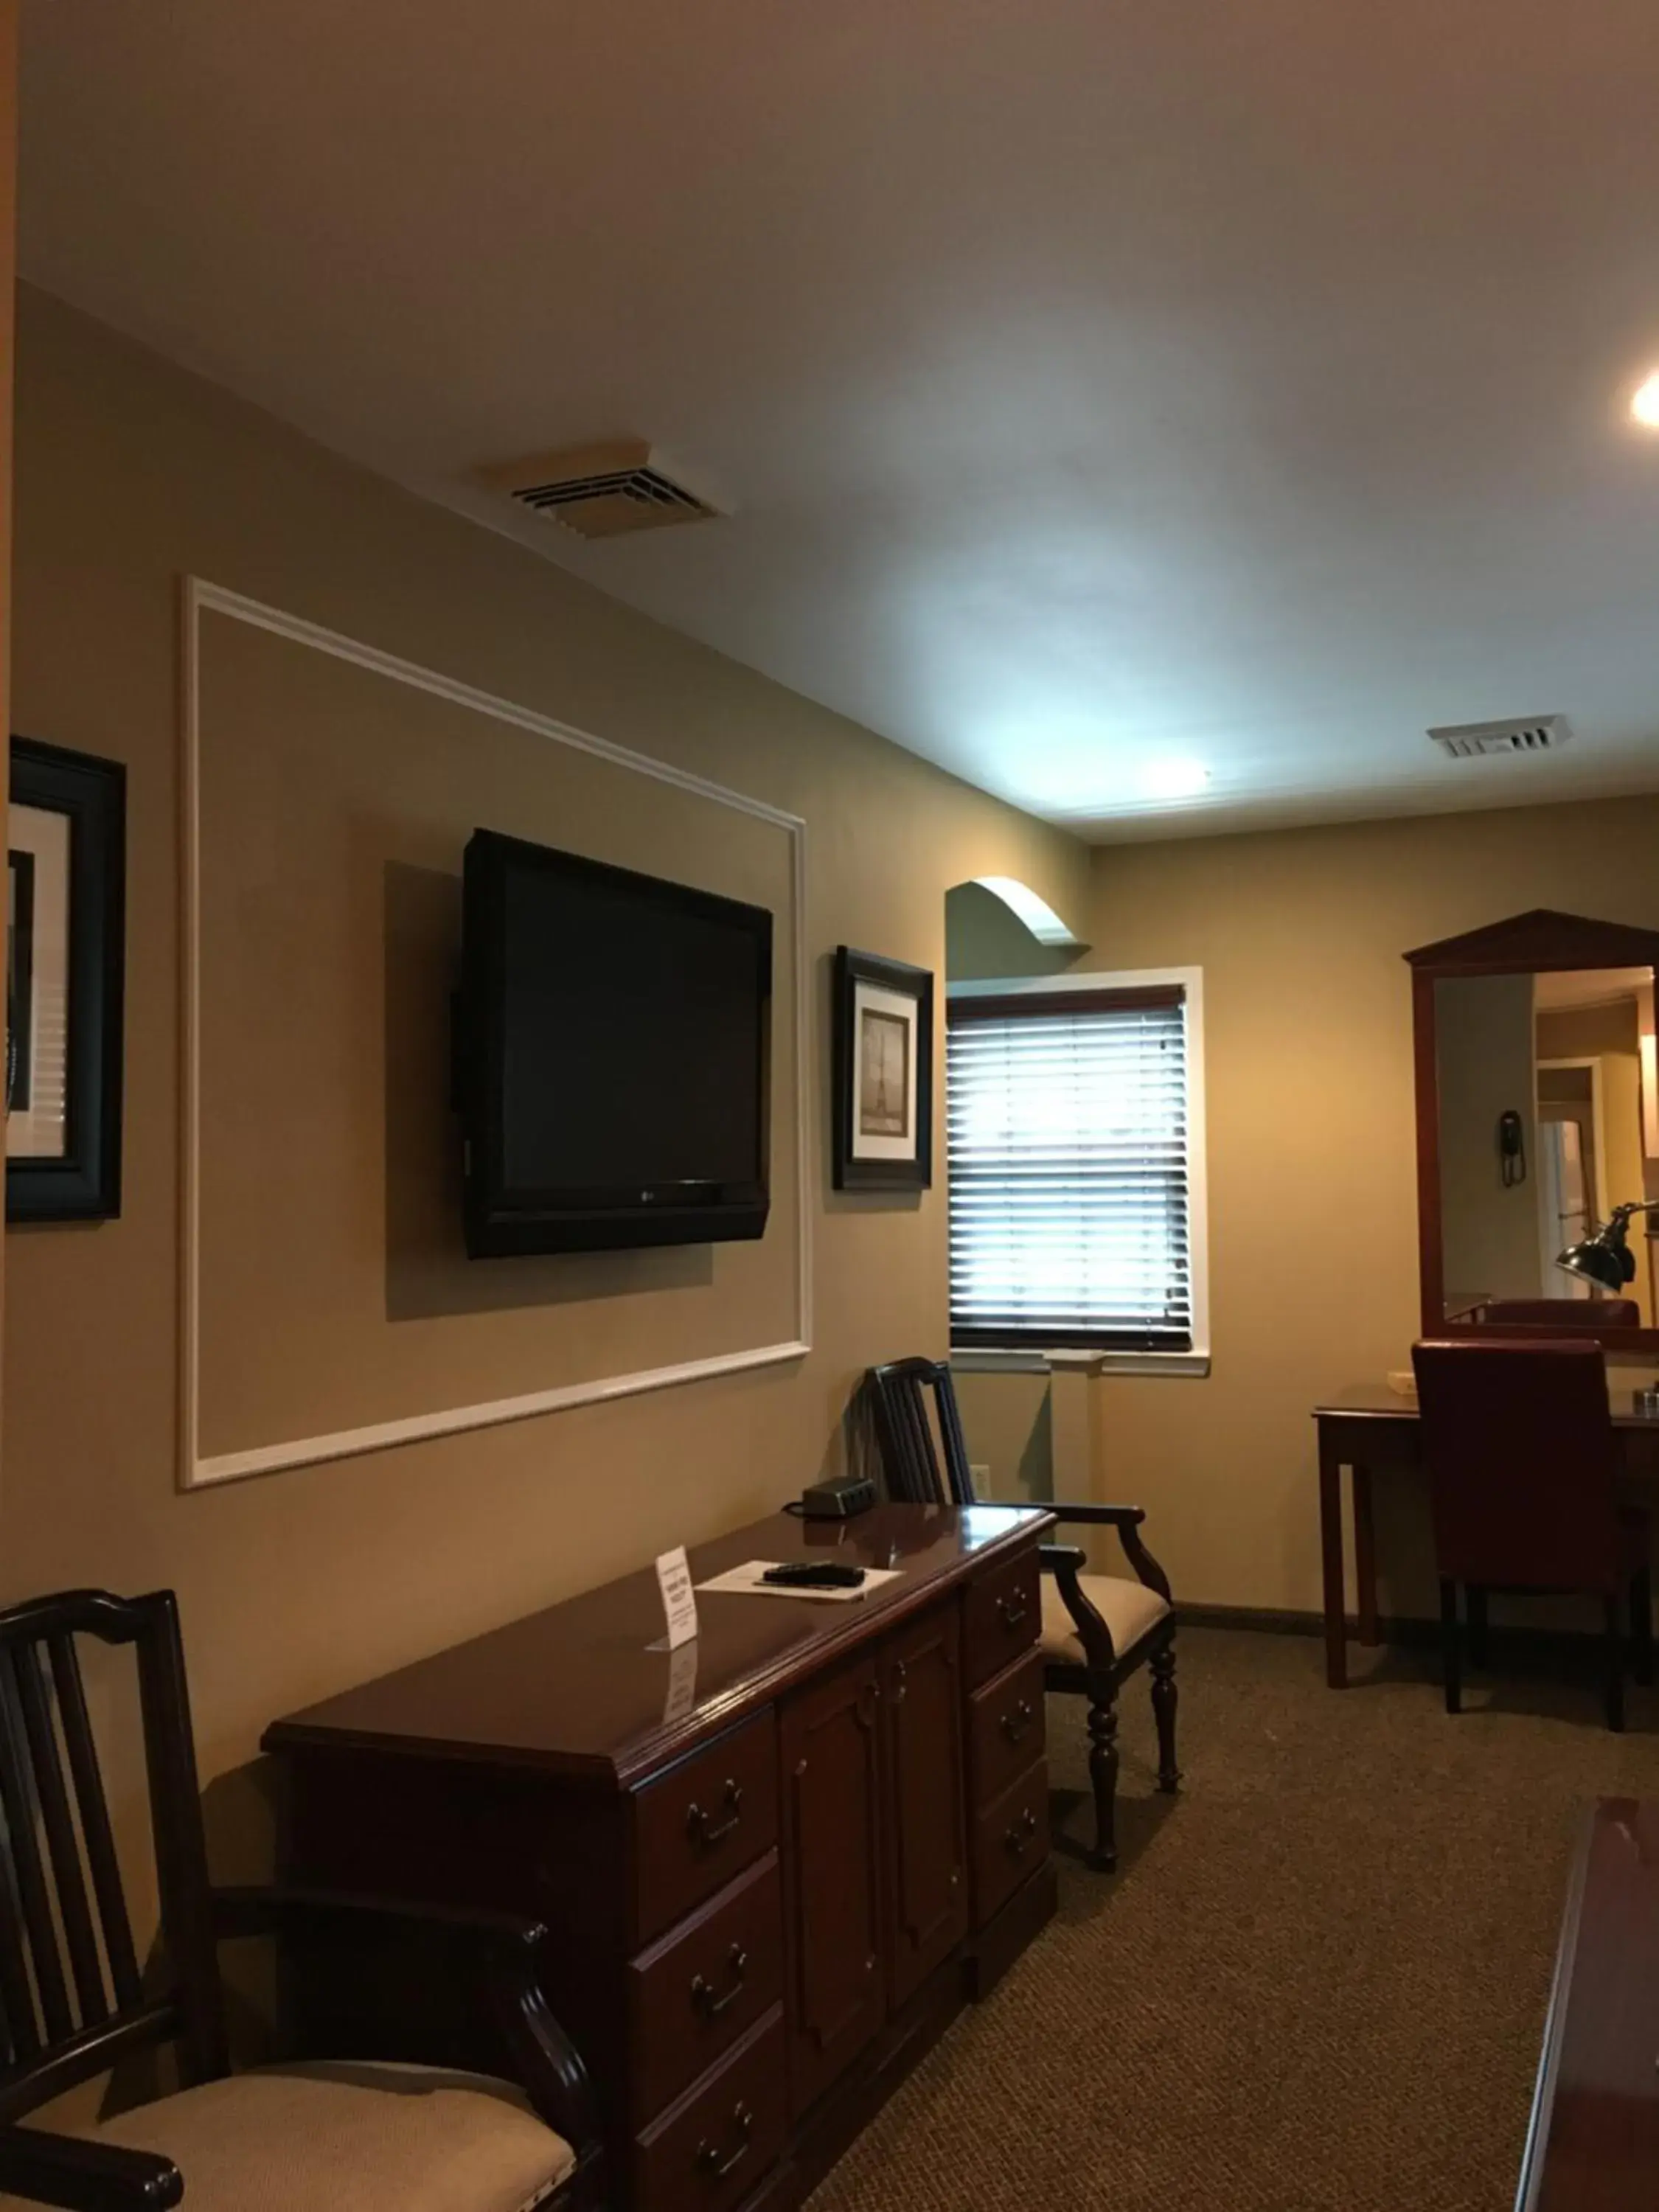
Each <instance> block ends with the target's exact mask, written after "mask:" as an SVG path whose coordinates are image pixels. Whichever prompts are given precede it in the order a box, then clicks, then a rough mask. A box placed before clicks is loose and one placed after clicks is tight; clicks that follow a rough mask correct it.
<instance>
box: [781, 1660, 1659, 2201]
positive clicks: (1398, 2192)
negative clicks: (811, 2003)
mask: <svg viewBox="0 0 1659 2212" xmlns="http://www.w3.org/2000/svg"><path fill="white" fill-rule="evenodd" d="M1353 1656H1354V1657H1355V1658H1356V1659H1357V1660H1358V1671H1357V1680H1356V1686H1355V1687H1354V1688H1352V1690H1350V1691H1348V1692H1346V1693H1345V1694H1344V1693H1337V1692H1331V1691H1328V1690H1327V1689H1326V1688H1325V1686H1324V1681H1323V1673H1322V1646H1321V1645H1320V1644H1317V1643H1316V1642H1315V1641H1314V1640H1313V1639H1312V1638H1302V1637H1288V1636H1284V1637H1281V1636H1271V1635H1249V1634H1239V1633H1231V1632H1221V1631H1218V1630H1200V1629H1188V1630H1185V1631H1183V1632H1182V1639H1181V1692H1182V1706H1181V1727H1182V1739H1181V1753H1182V1766H1183V1768H1184V1770H1185V1772H1186V1777H1187V1779H1186V1784H1185V1787H1184V1789H1183V1791H1182V1795H1181V1796H1179V1797H1177V1798H1174V1799H1164V1798H1161V1797H1159V1796H1157V1795H1156V1793H1155V1792H1154V1790H1153V1788H1152V1758H1153V1739H1152V1723H1151V1715H1150V1711H1149V1710H1148V1707H1147V1705H1146V1696H1145V1688H1144V1684H1143V1683H1141V1682H1139V1681H1137V1682H1136V1683H1134V1684H1133V1685H1132V1686H1131V1687H1130V1689H1129V1690H1128V1691H1127V1692H1126V1695H1125V1705H1124V1718H1123V1728H1122V1741H1123V1747H1124V1753H1125V1756H1124V1771H1123V1779H1122V1796H1121V1835H1122V1843H1123V1846H1124V1849H1123V1866H1122V1870H1121V1872H1120V1873H1119V1874H1118V1875H1117V1876H1116V1877H1115V1878H1112V1877H1109V1876H1098V1875H1091V1874H1090V1873H1089V1872H1088V1870H1087V1869H1086V1868H1085V1867H1084V1866H1082V1865H1081V1864H1080V1863H1079V1861H1078V1860H1076V1859H1075V1858H1074V1857H1066V1856H1064V1855H1062V1856H1061V1858H1060V1914H1059V1917H1058V1918H1057V1919H1056V1920H1055V1921H1054V1923H1052V1924H1051V1925H1050V1927H1049V1928H1048V1930H1047V1932H1046V1933H1045V1934H1044V1935H1043V1936H1042V1937H1040V1938H1039V1940H1038V1941H1037V1942H1036V1943H1035V1944H1034V1945H1033V1946H1032V1948H1031V1949H1030V1951H1028V1952H1027V1954H1025V1956H1024V1959H1023V1960H1021V1961H1020V1963H1019V1965H1018V1966H1017V1967H1016V1968H1015V1969H1014V1970H1013V1972H1012V1973H1011V1974H1010V1975H1009V1976H1008V1978H1006V1980H1005V1981H1004V1982H1003V1983H1002V1984H1001V1985H1000V1988H999V1989H998V1990H996V1991H995V1992H994V1995H993V1996H991V1998H990V1999H989V2000H988V2001H987V2002H986V2003H985V2004H983V2005H981V2006H979V2007H977V2008H972V2009H970V2010H969V2012H968V2013H966V2014H965V2015H963V2017H962V2019H961V2020H960V2021H958V2022H957V2024H956V2025H955V2027H953V2028H952V2029H951V2033H950V2034H949V2035H947V2036H946V2037H945V2039H944V2041H943V2042H942V2043H941V2044H940V2045H939V2046H938V2048H937V2049H936V2050H934V2051H933V2052H932V2053H931V2054H930V2055H929V2057H927V2059H926V2060H925V2061H924V2062H923V2063H922V2064H921V2066H920V2067H919V2068H918V2069H917V2070H916V2072H915V2074H914V2075H912V2076H911V2078H910V2080H909V2081H908V2082H907V2083H906V2084H905V2085H904V2087H903V2088H902V2090H901V2091H900V2092H899V2093H898V2094H897V2095H896V2097H895V2098H894V2099H893V2100H892V2101H891V2103H890V2104H889V2106H887V2107H886V2109H885V2110H884V2112H882V2113H881V2115H880V2116H879V2117H878V2119H877V2120H876V2122H875V2123H874V2124H873V2125H872V2127H871V2128H870V2129H869V2130H867V2131H866V2133H865V2135H864V2136H861V2137H860V2140H859V2142H857V2143H855V2144H854V2147H853V2148H852V2149H851V2151H849V2152H848V2155H847V2156H846V2157H845V2158H844V2159H843V2160H842V2162H841V2164H840V2165H839V2166H837V2167H836V2170H835V2172H833V2173H832V2174H831V2175H830V2176H829V2179H827V2180H826V2181H825V2182H824V2184H823V2186H822V2188H821V2189H820V2190H819V2191H818V2192H817V2195H816V2196H815V2197H813V2199H812V2200H811V2212H891V2208H897V2207H900V2206H903V2207H906V2208H911V2207H915V2208H932V2207H938V2208H939V2212H946V2208H948V2212H979V2208H983V2212H1038V2208H1041V2212H1092V2208H1096V2207H1098V2208H1101V2212H1107V2208H1110V2212H1400V2208H1401V2206H1406V2205H1409V2206H1422V2207H1424V2208H1428V2207H1433V2208H1434V2212H1509V2208H1510V2205H1511V2204H1512V2203H1513V2200H1514V2194H1515V2185H1516V2175H1517V2172H1518V2169H1519V2165H1520V2158H1521V2149H1522V2142H1523V2139H1524V2136H1525V2133H1526V2125H1527V2116H1528V2108H1529V2104H1530V2100H1531V2094H1532V2083H1533V2075H1534V2068H1535V2065H1536V2063H1537V2056H1538V2046H1539V2039H1540V2035H1541V2029H1542V2025H1543V2015H1544V2005H1545V2001H1546V1997H1547V1991H1548V1985H1549V1977H1550V1971H1551V1966H1552V1963H1553V1956H1554V1948H1555V1939H1556V1933H1557V1929H1558V1927H1559V1920H1560V1913H1561V1906H1562V1902H1563V1894H1564V1888H1565V1877H1566V1870H1567V1863H1568V1857H1569V1853H1570V1850H1571V1841H1572V1837H1573V1834H1574V1832H1575V1829H1576V1826H1577V1820H1578V1818H1579V1814H1580V1811H1581V1808H1583V1806H1584V1804H1585V1803H1586V1802H1587V1801H1588V1800H1589V1799H1590V1798H1592V1797H1595V1796H1606V1795H1619V1794H1629V1795H1632V1796H1659V1692H1654V1691H1640V1690H1637V1691H1634V1692H1632V1706H1631V1714H1630V1732H1629V1733H1628V1734H1627V1735H1625V1736H1624V1737H1622V1738H1620V1737H1616V1736H1613V1735H1608V1734H1607V1732H1606V1730H1605V1729H1603V1728H1602V1726H1601V1717H1600V1706H1599V1703H1598V1701H1597V1698H1596V1694H1595V1687H1594V1684H1593V1682H1592V1681H1590V1680H1585V1681H1583V1682H1581V1683H1578V1684H1577V1685H1565V1684H1563V1683H1561V1682H1560V1681H1559V1679H1556V1678H1553V1677H1551V1676H1549V1675H1547V1674H1543V1673H1532V1672H1528V1673H1525V1674H1517V1673H1516V1672H1513V1671H1506V1672H1504V1673H1503V1674H1498V1673H1497V1672H1496V1671H1494V1672H1493V1673H1492V1674H1485V1675H1481V1676H1478V1677H1477V1678H1476V1679H1475V1680H1474V1682H1473V1683H1472V1684H1471V1685H1470V1686H1469V1691H1468V1704H1469V1710H1468V1711H1466V1712H1465V1714H1464V1715H1463V1716H1462V1717H1461V1718H1460V1719H1457V1720H1450V1719H1449V1718H1448V1717H1446V1715H1445V1714H1444V1712H1443V1710H1442V1707H1441V1704H1440V1692H1439V1689H1438V1687H1437V1684H1436V1682H1435V1681H1434V1680H1433V1679H1432V1676H1431V1671H1430V1668H1431V1662H1429V1661H1428V1660H1427V1659H1426V1657H1424V1656H1419V1655H1411V1656H1407V1655H1404V1654H1399V1653H1375V1654H1362V1653H1358V1652H1355V1653H1354V1654H1353ZM1048 1723H1049V1771H1050V1777H1051V1779H1052V1781H1053V1782H1054V1786H1055V1788H1056V1790H1082V1789H1083V1787H1084V1785H1085V1779H1086V1777H1085V1764H1084V1738H1083V1732H1082V1727H1081V1706H1080V1703H1079V1701H1078V1700H1076V1699H1050V1700H1049V1701H1048ZM1087 1821H1088V1815H1087V1812H1086V1809H1085V1807H1084V1805H1083V1804H1081V1803H1079V1804H1078V1806H1077V1808H1076V1809H1075V1811H1074V1812H1073V1813H1072V1814H1071V1815H1070V1817H1069V1818H1068V1819H1067V1820H1066V1832H1067V1833H1068V1834H1069V1835H1073V1836H1077V1837H1081V1836H1083V1835H1085V1834H1086V1832H1087Z"/></svg>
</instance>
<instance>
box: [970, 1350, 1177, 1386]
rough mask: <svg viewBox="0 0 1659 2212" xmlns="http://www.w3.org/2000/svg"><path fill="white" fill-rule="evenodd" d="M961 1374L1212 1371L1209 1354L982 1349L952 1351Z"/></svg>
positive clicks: (1156, 1373)
mask: <svg viewBox="0 0 1659 2212" xmlns="http://www.w3.org/2000/svg"><path fill="white" fill-rule="evenodd" d="M951 1366H952V1367H953V1368H955V1370H957V1373H958V1374H959V1375H1057V1374H1058V1375H1168V1376H1189V1377H1192V1378H1194V1379H1198V1378H1201V1377H1202V1376H1206V1375H1207V1374H1208V1373H1209V1371H1210V1355H1209V1353H1208V1352H1091V1351H1089V1350H1088V1349H1087V1348H1086V1347H1084V1346H1071V1345H1068V1346H1065V1347H1064V1348H1062V1349H1058V1350H1055V1351H1054V1352H1025V1351H1023V1350H1022V1351H1008V1352H997V1351H994V1350H990V1349H988V1348H987V1347H985V1346H975V1347H974V1348H973V1349H972V1350H963V1351H958V1350H957V1349H956V1348H955V1347H954V1346H953V1347H952V1349H951Z"/></svg>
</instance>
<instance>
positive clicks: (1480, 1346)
mask: <svg viewBox="0 0 1659 2212" xmlns="http://www.w3.org/2000/svg"><path fill="white" fill-rule="evenodd" d="M1412 1364H1413V1366H1414V1367H1415V1369H1416V1370H1417V1395H1418V1403H1419V1407H1420V1408H1421V1411H1422V1419H1423V1454H1424V1458H1425V1461H1426V1462H1427V1465H1428V1470H1429V1480H1430V1486H1431V1492H1432V1496H1433V1508H1434V1545H1435V1554H1436V1559H1437V1565H1438V1568H1439V1572H1440V1620H1441V1638H1442V1648H1443V1653H1444V1657H1445V1680H1446V1711H1448V1712H1449V1713H1455V1712H1456V1711H1459V1710H1460V1697H1459V1692H1460V1689H1461V1684H1462V1655H1461V1652H1460V1649H1459V1638H1458V1618H1457V1589H1458V1585H1459V1583H1462V1584H1463V1586H1464V1587H1465V1589H1467V1590H1468V1597H1469V1627H1470V1634H1471V1643H1472V1644H1473V1645H1474V1656H1475V1658H1476V1661H1477V1662H1479V1660H1480V1657H1481V1656H1482V1652H1481V1645H1482V1644H1483V1643H1484V1636H1485V1628H1486V1593H1487V1592H1488V1591H1489V1590H1494V1589H1496V1590H1516V1591H1519V1590H1534V1591H1570V1592H1577V1591H1581V1590H1582V1591H1583V1592H1585V1593H1586V1594H1587V1595H1594V1596H1597V1597H1600V1599H1601V1602H1602V1608H1603V1618H1604V1620H1605V1624H1606V1631H1607V1654H1606V1657H1607V1726H1608V1727H1609V1728H1610V1729H1622V1728H1623V1726H1624V1724H1625V1647H1624V1632H1623V1625H1622V1621H1621V1619H1620V1599H1621V1598H1622V1597H1623V1596H1625V1595H1626V1594H1628V1595H1629V1599H1630V1603H1631V1613H1632V1631H1633V1635H1634V1641H1635V1650H1636V1656H1637V1671H1638V1680H1642V1681H1644V1682H1648V1681H1651V1680H1652V1679H1653V1641H1652V1636H1653V1632H1652V1588H1651V1578H1650V1567H1649V1530H1648V1519H1647V1516H1646V1514H1645V1513H1642V1512H1639V1511H1638V1510H1634V1509H1632V1508H1628V1507H1621V1506H1620V1501H1619V1498H1618V1494H1617V1490H1616V1486H1615V1478H1616V1471H1617V1466H1618V1460H1617V1455H1616V1453H1615V1450H1614V1445H1613V1421H1612V1416H1611V1414H1610V1413H1609V1410H1608V1406H1607V1356H1606V1354H1605V1352H1603V1350H1602V1348H1601V1346H1600V1345H1599V1344H1597V1343H1595V1342H1593V1341H1590V1340H1586V1339H1584V1338H1583V1337H1580V1338H1577V1339H1571V1338H1565V1337H1563V1338H1560V1339H1543V1340H1533V1341H1531V1342H1524V1341H1520V1342H1516V1343H1512V1344H1504V1343H1467V1342H1466V1343H1457V1344H1419V1345H1418V1346H1416V1347H1415V1349H1414V1350H1413V1353H1412Z"/></svg>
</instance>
